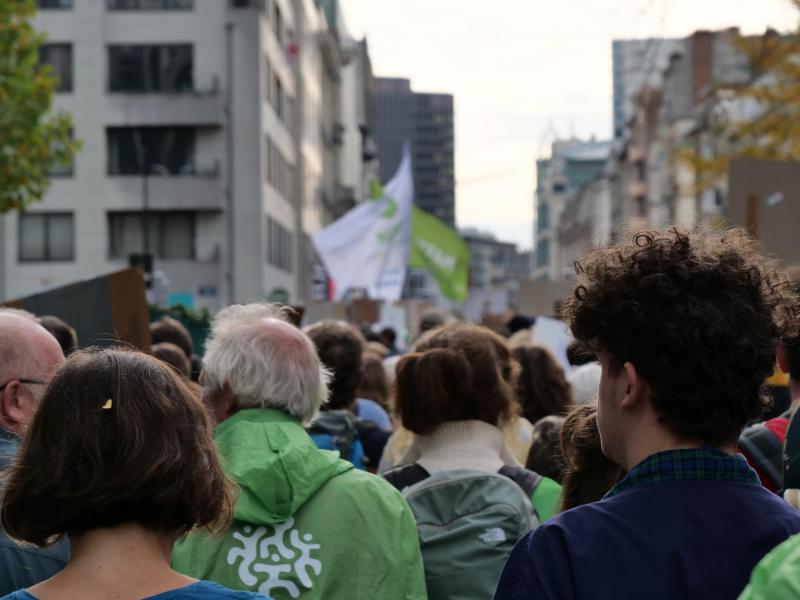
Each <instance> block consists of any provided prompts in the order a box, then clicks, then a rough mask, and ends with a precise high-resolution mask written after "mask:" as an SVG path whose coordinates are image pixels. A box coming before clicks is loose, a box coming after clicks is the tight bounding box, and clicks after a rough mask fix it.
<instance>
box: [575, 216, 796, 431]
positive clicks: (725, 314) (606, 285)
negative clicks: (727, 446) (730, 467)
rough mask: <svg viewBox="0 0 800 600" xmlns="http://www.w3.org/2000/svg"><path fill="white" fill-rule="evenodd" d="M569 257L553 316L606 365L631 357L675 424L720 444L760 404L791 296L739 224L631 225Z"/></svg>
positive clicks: (660, 410)
mask: <svg viewBox="0 0 800 600" xmlns="http://www.w3.org/2000/svg"><path fill="white" fill-rule="evenodd" d="M576 268H577V271H578V273H579V275H580V282H579V285H578V286H577V287H576V289H575V292H574V294H573V295H572V296H571V297H570V298H569V299H568V300H567V301H566V302H565V304H564V307H563V312H562V316H563V317H564V318H565V320H566V321H568V323H569V325H570V328H571V329H572V333H573V334H574V336H575V337H576V338H577V339H578V340H580V341H582V342H585V343H587V344H588V345H589V346H590V347H591V348H593V349H594V350H598V351H604V352H606V353H608V355H609V356H610V360H611V363H610V368H611V373H612V374H613V373H616V372H618V370H619V369H621V368H622V365H623V364H624V363H625V362H630V363H632V364H633V365H634V366H635V367H636V369H637V371H638V372H639V373H640V374H641V376H642V377H643V378H644V379H645V380H646V381H647V382H648V384H649V387H650V390H651V398H650V400H651V402H652V405H653V409H654V410H655V412H656V414H657V415H658V418H659V421H660V422H661V423H662V424H663V425H664V427H666V428H668V429H669V430H670V431H671V432H672V433H673V434H675V435H677V436H680V437H682V438H684V439H689V440H699V441H702V442H703V443H706V444H710V445H720V444H724V443H728V442H730V441H732V440H735V439H737V437H738V436H739V433H740V432H741V430H742V428H743V427H744V426H745V425H746V424H747V423H748V422H749V421H752V420H755V419H757V418H758V417H759V416H760V415H761V413H762V412H763V410H764V408H765V407H766V406H768V401H767V400H766V398H765V396H764V395H763V393H762V385H763V383H764V380H765V379H766V378H767V377H768V376H769V375H770V374H772V372H773V368H774V365H775V351H776V349H777V345H778V342H779V340H780V339H781V338H782V337H784V336H786V335H788V333H789V331H790V330H791V329H793V328H794V327H796V323H795V319H796V315H797V298H796V296H795V294H793V293H792V292H791V290H790V288H789V285H788V283H787V280H786V276H785V274H784V273H783V272H782V271H780V270H778V269H777V268H776V266H775V265H774V264H773V262H772V261H769V260H767V259H766V258H764V257H763V256H762V255H761V254H760V253H759V251H758V246H757V244H756V242H754V241H753V240H752V239H750V238H748V237H747V235H746V234H745V233H744V232H743V231H741V230H735V229H734V230H729V231H726V232H724V233H721V234H718V233H711V232H709V231H706V230H697V231H693V232H685V231H681V230H679V229H675V228H673V229H670V230H668V231H665V232H646V233H637V234H635V235H634V236H633V238H632V240H631V241H629V242H625V243H620V244H619V245H616V246H614V247H612V248H609V249H603V250H598V251H596V252H594V253H593V254H592V255H590V257H589V258H588V259H587V260H586V262H585V263H584V264H583V265H577V266H576Z"/></svg>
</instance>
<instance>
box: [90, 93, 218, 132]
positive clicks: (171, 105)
mask: <svg viewBox="0 0 800 600" xmlns="http://www.w3.org/2000/svg"><path fill="white" fill-rule="evenodd" d="M106 106H107V108H106V115H105V122H106V123H107V124H108V125H109V126H120V125H122V126H125V125H127V126H131V125H136V126H143V127H146V126H156V125H173V126H180V125H190V126H196V127H221V126H222V125H223V124H224V122H225V115H224V111H223V100H222V96H221V95H220V94H219V93H218V92H217V91H216V90H210V91H206V92H175V93H149V92H145V93H135V92H130V93H116V92H114V93H110V94H108V96H107V97H106Z"/></svg>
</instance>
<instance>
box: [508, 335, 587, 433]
mask: <svg viewBox="0 0 800 600" xmlns="http://www.w3.org/2000/svg"><path fill="white" fill-rule="evenodd" d="M511 356H513V357H514V359H515V360H516V361H517V362H518V363H519V364H520V366H521V367H522V370H521V372H520V376H519V382H518V384H517V394H518V397H519V401H520V404H521V405H522V415H523V416H524V417H525V418H526V419H528V421H530V422H531V423H534V424H535V423H536V422H537V421H538V420H539V419H542V418H544V417H548V416H550V415H557V416H562V417H563V416H564V415H566V414H567V413H568V412H569V410H570V409H571V408H572V404H573V402H572V392H571V390H570V386H569V383H567V379H566V377H564V370H563V369H562V368H561V366H560V365H559V364H558V363H557V362H556V359H555V358H553V355H552V354H551V353H550V351H549V350H547V349H546V348H542V347H541V346H534V345H531V344H528V345H526V346H521V347H517V348H514V349H513V350H512V351H511Z"/></svg>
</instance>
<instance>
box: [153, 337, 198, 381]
mask: <svg viewBox="0 0 800 600" xmlns="http://www.w3.org/2000/svg"><path fill="white" fill-rule="evenodd" d="M150 353H151V354H152V355H153V356H155V357H156V358H157V359H158V360H160V361H161V362H163V363H166V364H168V365H169V366H170V367H172V368H173V369H175V370H176V371H177V372H178V373H180V374H181V375H183V376H184V377H186V378H187V379H189V378H190V377H191V376H192V363H191V362H190V361H189V357H188V356H186V353H184V351H183V350H181V349H180V348H178V346H176V345H175V344H172V343H170V342H161V343H160V344H153V346H152V347H151V348H150Z"/></svg>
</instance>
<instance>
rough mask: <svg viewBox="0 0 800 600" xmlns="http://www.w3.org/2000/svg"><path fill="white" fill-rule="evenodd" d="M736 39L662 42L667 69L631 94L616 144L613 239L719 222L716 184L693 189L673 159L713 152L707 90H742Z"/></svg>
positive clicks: (712, 98) (727, 33)
mask: <svg viewBox="0 0 800 600" xmlns="http://www.w3.org/2000/svg"><path fill="white" fill-rule="evenodd" d="M738 35H739V32H738V30H737V29H727V30H722V31H713V32H712V31H697V32H695V33H693V34H692V35H691V36H688V37H686V38H682V39H679V40H668V41H669V42H670V47H671V49H672V53H671V54H670V56H669V57H668V62H667V64H666V65H665V66H664V67H663V68H662V69H661V70H660V71H659V72H658V73H657V74H656V75H654V76H653V78H652V81H649V82H648V83H647V84H646V85H644V86H642V87H641V88H640V89H639V90H638V91H637V93H636V94H635V96H634V98H633V102H632V105H631V106H630V113H629V114H628V121H627V123H626V129H625V131H624V132H623V135H622V136H621V137H619V138H618V139H617V140H616V144H615V150H614V157H613V160H612V163H613V167H612V168H611V169H610V170H609V173H610V176H611V178H612V179H614V180H615V181H616V182H617V185H615V187H614V192H613V196H614V197H613V199H612V204H613V205H614V209H613V210H612V212H613V217H612V229H613V230H614V231H615V232H620V231H622V230H624V229H625V228H626V227H627V226H628V225H629V224H630V223H631V222H635V223H639V224H640V225H644V226H649V227H664V226H666V225H668V224H673V223H675V224H679V225H683V226H687V227H690V226H693V225H695V224H696V223H698V222H699V221H703V220H706V219H709V218H713V217H714V216H715V215H719V214H720V212H721V210H722V206H723V203H724V198H725V190H724V183H723V184H721V185H720V187H718V188H715V189H706V190H701V189H698V188H697V185H696V181H695V177H694V173H693V172H692V170H691V168H690V167H689V166H688V165H687V164H685V163H684V162H683V161H682V160H680V153H681V151H682V150H684V149H691V150H694V151H697V150H700V151H701V152H702V153H703V154H705V155H706V156H713V155H715V153H716V152H718V151H719V150H720V147H719V146H718V144H719V139H718V136H716V135H714V133H713V132H712V131H711V129H712V128H711V127H710V118H711V115H712V113H713V111H715V110H717V107H718V105H719V98H718V97H717V96H716V94H715V93H714V85H715V84H718V83H728V84H736V83H744V82H746V81H747V80H748V78H749V77H750V67H749V61H748V59H747V57H746V56H745V55H744V53H743V52H742V51H741V50H740V49H739V48H738V47H737V45H736V42H735V38H736V37H738ZM642 42H644V41H642ZM630 43H632V42H630ZM622 182H624V183H622Z"/></svg>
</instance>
